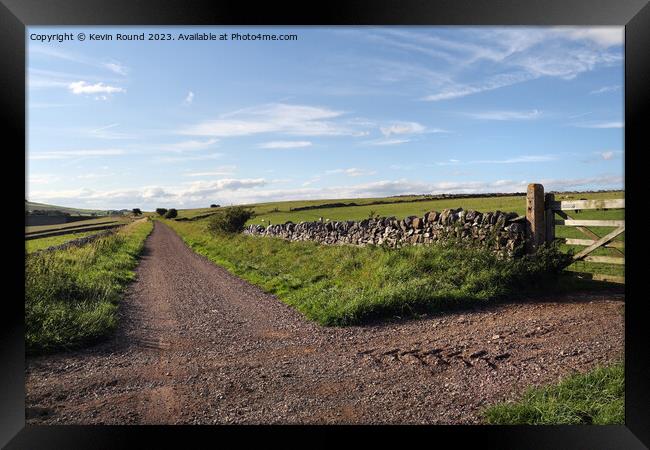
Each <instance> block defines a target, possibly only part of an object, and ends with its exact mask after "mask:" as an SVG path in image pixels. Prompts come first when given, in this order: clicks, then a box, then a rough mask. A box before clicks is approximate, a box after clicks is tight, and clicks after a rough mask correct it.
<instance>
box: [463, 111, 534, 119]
mask: <svg viewBox="0 0 650 450" xmlns="http://www.w3.org/2000/svg"><path fill="white" fill-rule="evenodd" d="M467 115H468V116H470V117H473V118H474V119H481V120H532V119H537V118H539V117H540V116H541V115H542V113H541V112H540V111H538V110H536V109H533V110H530V111H483V112H477V113H468V114H467Z"/></svg>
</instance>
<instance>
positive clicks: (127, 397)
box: [26, 223, 624, 424]
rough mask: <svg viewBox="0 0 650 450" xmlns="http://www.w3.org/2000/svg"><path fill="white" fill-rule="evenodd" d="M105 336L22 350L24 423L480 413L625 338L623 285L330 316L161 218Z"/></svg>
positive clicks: (428, 417) (433, 419) (619, 348)
mask: <svg viewBox="0 0 650 450" xmlns="http://www.w3.org/2000/svg"><path fill="white" fill-rule="evenodd" d="M137 275H138V277H137V281H136V282H135V283H133V284H132V285H131V287H130V288H129V291H128V294H127V296H126V298H125V299H124V300H123V303H122V305H121V310H120V315H121V318H120V327H119V329H118V332H117V333H116V336H115V337H114V338H112V339H111V340H110V341H108V342H105V343H103V344H100V345H97V346H94V347H92V348H90V349H86V350H83V351H79V352H73V353H65V354H59V355H54V356H43V357H37V358H29V359H28V360H27V363H26V372H27V380H26V391H27V398H26V400H27V411H26V414H27V421H28V423H31V424H41V423H48V424H55V423H56V424H58V423H65V424H90V423H93V424H98V423H103V424H122V423H138V424H158V423H164V424H175V423H190V424H193V423H201V424H212V423H430V424H432V423H476V422H477V421H479V420H480V416H479V414H480V411H481V409H482V408H483V407H484V406H485V405H487V404H490V403H493V402H496V401H500V400H504V399H507V398H511V397H512V396H515V395H517V394H518V393H520V392H522V391H523V390H524V389H525V388H526V387H527V386H529V385H533V384H535V385H537V384H543V383H548V382H553V381H555V380H557V379H558V377H561V376H564V375H567V374H569V373H571V372H572V371H576V370H579V371H586V370H588V369H589V368H591V367H593V366H595V365H597V364H605V363H608V362H611V361H613V360H614V359H616V358H618V357H620V356H621V355H622V353H623V342H624V338H623V315H622V311H623V295H622V294H607V295H605V294H601V295H593V294H592V295H583V296H573V297H571V298H563V299H559V301H557V300H558V299H555V301H553V300H550V299H549V300H547V301H538V302H534V303H531V302H528V303H522V304H516V305H515V304H509V305H501V306H497V307H491V308H484V309H477V310H473V311H467V312H464V313H462V314H461V313H454V314H448V315H441V316H437V317H430V318H424V319H421V320H414V321H400V322H394V323H384V324H380V325H373V326H367V327H350V328H324V327H320V326H318V325H315V324H313V323H311V322H308V321H307V320H306V319H304V318H303V317H302V316H301V315H300V314H299V313H297V312H296V311H295V310H293V309H291V308H289V307H288V306H286V305H284V304H283V303H281V302H280V301H278V300H277V299H276V298H275V297H273V296H271V295H268V294H265V293H263V292H262V291H260V290H259V289H258V288H256V287H255V286H252V285H250V284H248V283H247V282H245V281H242V280H240V279H239V278H237V277H234V276H233V275H231V274H229V273H228V272H227V271H225V270H224V269H222V268H220V267H217V266H215V265H213V264H211V263H210V262H208V261H207V260H206V259H204V258H203V257H201V256H198V255H196V254H195V253H193V252H192V251H191V250H190V249H189V248H188V247H187V246H185V244H184V243H183V242H182V241H181V239H180V238H179V237H178V236H176V234H174V232H173V231H171V230H170V229H169V228H167V227H166V226H164V225H162V224H160V223H156V226H155V229H154V231H153V233H152V234H151V236H150V237H149V239H148V241H147V243H146V245H145V250H144V255H143V258H142V261H141V264H140V266H139V267H138V269H137Z"/></svg>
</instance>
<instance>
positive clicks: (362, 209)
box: [178, 191, 625, 276]
mask: <svg viewBox="0 0 650 450" xmlns="http://www.w3.org/2000/svg"><path fill="white" fill-rule="evenodd" d="M623 197H624V192H623V191H614V192H598V193H570V192H565V193H557V194H555V199H556V200H558V201H560V200H579V199H587V200H597V199H615V198H623ZM421 198H423V196H411V197H385V198H363V199H329V200H305V201H291V202H275V203H257V204H251V205H245V206H247V207H250V208H251V209H252V210H253V212H254V216H253V217H252V218H251V219H250V220H249V221H248V222H247V225H250V224H256V225H264V226H267V225H268V224H269V222H270V223H271V224H281V223H286V222H287V221H291V222H294V223H299V222H301V221H305V222H307V221H316V220H319V219H320V218H321V217H322V218H323V219H324V220H326V219H329V220H330V221H337V220H361V219H365V218H367V217H368V216H369V215H370V214H371V213H372V214H378V215H380V216H395V217H397V218H404V217H406V216H422V215H424V213H425V212H427V211H431V210H435V211H441V210H443V209H445V208H458V207H462V208H464V209H466V210H468V209H474V210H477V211H482V212H488V211H496V210H500V211H505V212H516V213H517V214H519V215H524V214H525V213H526V197H525V196H503V197H483V198H481V197H478V198H459V199H441V200H430V201H422V202H410V203H407V202H405V203H393V204H383V205H367V204H368V203H371V202H375V201H404V200H413V199H421ZM335 202H336V203H350V202H355V203H357V204H359V205H360V206H350V207H338V208H323V209H312V210H305V211H291V208H297V207H303V206H311V205H322V204H327V203H335ZM363 205H365V206H363ZM210 212H215V208H200V209H185V210H179V211H178V213H179V214H178V218H183V217H186V218H192V217H196V216H200V215H204V214H209V213H210ZM569 215H570V216H571V217H573V218H574V219H582V220H584V219H624V217H625V211H624V210H607V211H599V210H585V211H580V212H569ZM557 218H558V219H559V218H560V217H559V216H557ZM591 230H592V231H593V232H595V233H596V234H597V235H598V236H605V235H606V234H607V233H609V232H610V231H612V228H608V227H593V228H591ZM556 237H557V238H584V239H587V237H586V236H585V235H583V234H582V233H580V232H579V231H578V230H576V229H575V228H574V227H566V226H557V227H556ZM615 240H616V241H619V242H624V240H625V235H624V234H623V235H620V236H618V237H617V238H616V239H615ZM561 248H562V250H564V251H568V250H569V249H572V250H574V251H575V252H578V251H580V250H581V249H583V248H584V247H580V246H569V245H562V246H561ZM621 250H622V251H623V252H625V249H621ZM593 255H600V256H615V255H616V253H614V251H613V250H610V249H603V248H601V249H598V250H596V251H595V252H594V253H593ZM568 270H569V271H572V272H585V273H599V274H605V275H614V276H624V272H625V269H624V266H620V265H612V264H601V263H593V262H576V263H574V264H572V265H571V266H569V268H568Z"/></svg>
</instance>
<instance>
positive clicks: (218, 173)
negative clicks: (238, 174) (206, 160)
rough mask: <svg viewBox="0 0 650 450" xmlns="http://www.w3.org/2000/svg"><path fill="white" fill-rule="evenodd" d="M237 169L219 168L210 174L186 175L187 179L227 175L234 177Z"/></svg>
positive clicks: (235, 167)
mask: <svg viewBox="0 0 650 450" xmlns="http://www.w3.org/2000/svg"><path fill="white" fill-rule="evenodd" d="M236 169H237V166H232V165H230V166H218V167H217V168H216V169H215V170H213V171H208V172H187V173H185V174H184V175H185V176H186V177H212V176H227V175H232V174H233V173H234V172H235V170H236Z"/></svg>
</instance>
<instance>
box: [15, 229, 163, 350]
mask: <svg viewBox="0 0 650 450" xmlns="http://www.w3.org/2000/svg"><path fill="white" fill-rule="evenodd" d="M152 228H153V224H152V222H151V221H149V220H146V221H138V222H134V223H132V224H130V225H127V226H125V227H124V228H123V229H122V230H120V231H119V232H117V233H115V234H113V235H109V236H107V237H103V238H99V239H98V240H96V241H93V242H91V243H89V244H87V245H85V246H82V247H74V248H69V249H66V250H59V251H53V252H47V253H39V254H35V255H28V256H27V257H26V261H25V328H26V332H25V344H26V350H27V352H28V353H46V352H51V351H56V350H62V349H70V348H74V347H78V346H80V345H82V344H85V343H88V342H91V341H94V340H96V339H98V338H100V337H103V336H105V335H107V334H108V333H110V332H111V331H112V330H114V329H115V326H116V325H117V303H118V301H119V299H120V296H121V294H122V292H123V290H124V288H125V287H126V285H127V284H128V283H129V282H130V281H131V280H133V278H134V276H135V273H134V272H133V269H134V268H135V266H136V264H137V256H138V254H139V253H140V251H141V250H142V247H143V245H144V240H145V239H146V237H147V236H148V235H149V233H150V232H151V230H152Z"/></svg>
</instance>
